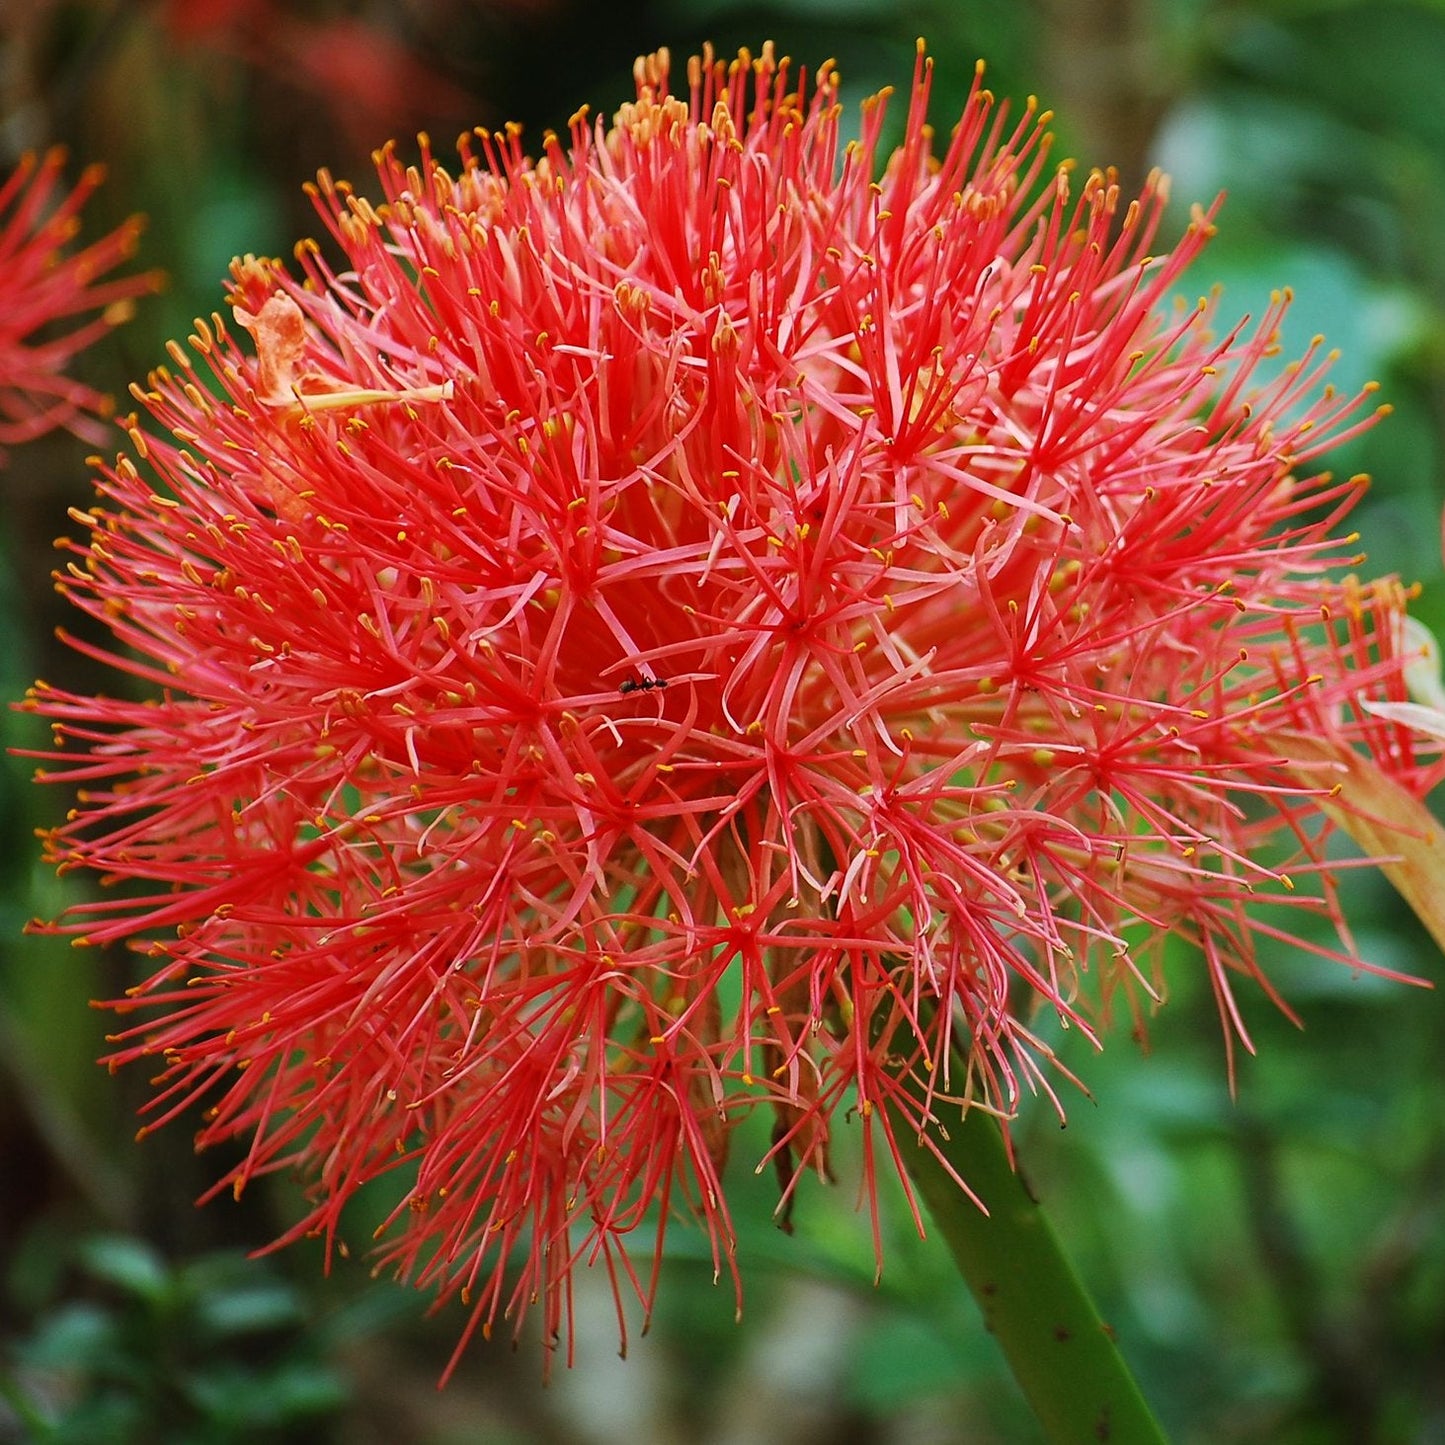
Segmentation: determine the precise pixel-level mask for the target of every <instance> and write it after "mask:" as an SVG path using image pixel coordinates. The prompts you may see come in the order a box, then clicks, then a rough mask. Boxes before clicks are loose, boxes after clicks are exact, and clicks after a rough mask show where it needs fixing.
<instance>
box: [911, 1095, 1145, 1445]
mask: <svg viewBox="0 0 1445 1445" xmlns="http://www.w3.org/2000/svg"><path fill="white" fill-rule="evenodd" d="M893 1124H894V1129H895V1132H896V1135H897V1139H898V1146H899V1148H900V1150H901V1151H902V1154H903V1158H904V1162H905V1163H906V1164H907V1166H908V1172H909V1176H910V1177H911V1179H912V1180H913V1182H914V1184H915V1185H916V1186H917V1189H918V1192H919V1194H920V1195H921V1196H922V1197H923V1200H924V1203H925V1204H927V1206H928V1212H929V1215H930V1217H931V1218H932V1221H933V1224H934V1226H935V1227H936V1228H937V1229H938V1232H939V1233H940V1234H941V1235H942V1236H943V1238H944V1239H945V1240H946V1241H947V1244H948V1247H949V1249H950V1251H952V1254H953V1257H954V1260H955V1261H956V1262H957V1264H958V1267H959V1270H960V1271H961V1273H962V1274H963V1277H964V1279H965V1280H966V1281H967V1282H968V1287H969V1288H970V1289H971V1290H972V1291H973V1295H974V1298H975V1299H976V1300H977V1301H978V1303H979V1307H980V1308H981V1309H982V1310H983V1317H984V1322H985V1324H986V1325H987V1326H988V1328H989V1330H990V1332H991V1333H992V1334H993V1335H994V1337H995V1338H996V1339H997V1340H998V1342H999V1345H1000V1346H1001V1347H1002V1349H1003V1352H1004V1354H1005V1356H1007V1358H1008V1362H1009V1365H1010V1367H1011V1368H1012V1370H1013V1372H1014V1376H1015V1378H1016V1379H1017V1380H1018V1382H1019V1384H1020V1385H1021V1386H1022V1388H1023V1392H1024V1395H1025V1396H1026V1397H1027V1399H1028V1402H1029V1404H1030V1405H1031V1406H1032V1407H1033V1410H1034V1413H1035V1415H1037V1416H1038V1419H1039V1422H1040V1424H1042V1426H1043V1428H1044V1433H1045V1434H1046V1436H1047V1437H1048V1439H1049V1440H1050V1441H1051V1442H1053V1445H1098V1442H1100V1441H1107V1442H1109V1445H1162V1442H1164V1440H1165V1436H1164V1432H1163V1431H1162V1430H1161V1429H1160V1428H1159V1425H1158V1423H1157V1422H1156V1421H1155V1419H1154V1417H1153V1416H1152V1415H1151V1414H1150V1413H1149V1407H1148V1405H1146V1404H1145V1403H1144V1397H1143V1396H1142V1395H1141V1394H1140V1393H1139V1387H1138V1385H1137V1384H1135V1382H1134V1377H1133V1376H1132V1375H1131V1374H1130V1373H1129V1368H1128V1366H1127V1365H1126V1364H1125V1363H1124V1359H1123V1357H1122V1356H1121V1355H1120V1353H1119V1351H1118V1348H1117V1347H1116V1345H1115V1344H1114V1335H1113V1331H1112V1330H1111V1329H1110V1328H1109V1326H1108V1325H1106V1324H1105V1323H1104V1322H1103V1320H1101V1319H1100V1318H1099V1313H1098V1311H1097V1310H1096V1309H1095V1308H1094V1303H1093V1301H1092V1300H1091V1299H1090V1298H1089V1296H1088V1293H1087V1292H1086V1291H1085V1289H1084V1286H1083V1284H1082V1283H1081V1282H1080V1280H1079V1277H1078V1275H1077V1274H1075V1273H1074V1268H1073V1265H1072V1264H1071V1263H1070V1262H1069V1259H1068V1257H1067V1256H1066V1255H1065V1254H1064V1251H1063V1249H1062V1247H1061V1246H1060V1244H1059V1241H1058V1238H1057V1237H1056V1236H1055V1234H1054V1231H1053V1229H1052V1228H1051V1227H1050V1226H1049V1222H1048V1220H1047V1219H1046V1218H1045V1217H1044V1214H1043V1211H1042V1210H1041V1209H1040V1208H1039V1205H1038V1201H1037V1200H1035V1199H1034V1198H1033V1197H1032V1196H1031V1195H1030V1194H1029V1192H1028V1190H1027V1188H1026V1187H1025V1186H1024V1183H1023V1181H1022V1180H1021V1179H1020V1178H1019V1176H1018V1174H1017V1173H1015V1172H1014V1169H1013V1168H1012V1166H1011V1164H1010V1161H1009V1157H1008V1151H1007V1149H1006V1148H1005V1146H1004V1140H1003V1132H1002V1130H1001V1129H1000V1127H999V1124H998V1121H997V1120H996V1119H995V1118H994V1117H993V1116H992V1115H991V1114H987V1113H985V1112H984V1111H983V1110H981V1109H970V1110H969V1111H968V1113H967V1114H966V1115H965V1116H964V1118H963V1120H962V1121H961V1122H950V1123H949V1125H948V1132H947V1134H946V1135H945V1134H943V1133H942V1132H941V1131H936V1132H935V1134H934V1138H935V1140H936V1141H937V1144H938V1147H939V1150H940V1152H941V1153H942V1154H943V1156H944V1158H946V1159H947V1160H948V1163H949V1164H950V1165H951V1166H952V1168H953V1169H955V1170H956V1171H957V1172H958V1175H959V1177H960V1178H962V1179H966V1180H967V1181H968V1185H969V1188H970V1189H972V1190H973V1191H974V1192H975V1193H976V1194H977V1195H978V1197H979V1199H980V1200H982V1201H983V1203H984V1205H985V1206H986V1207H987V1209H988V1213H987V1214H985V1213H984V1212H983V1210H981V1209H979V1207H978V1206H977V1205H976V1204H975V1203H974V1202H973V1201H972V1200H971V1199H970V1198H969V1197H968V1196H967V1195H966V1194H965V1193H964V1192H963V1190H961V1189H960V1188H959V1187H958V1183H957V1181H956V1180H955V1179H953V1178H952V1177H951V1176H950V1175H949V1173H948V1171H947V1169H945V1167H944V1165H943V1163H942V1162H941V1161H940V1160H939V1158H938V1156H937V1155H936V1154H934V1153H933V1151H932V1150H931V1149H929V1148H928V1147H926V1146H925V1145H923V1144H920V1143H919V1141H918V1138H917V1135H916V1133H915V1131H914V1130H913V1129H912V1128H911V1127H910V1126H909V1125H908V1124H907V1123H906V1122H905V1121H904V1120H903V1119H902V1118H901V1116H899V1115H898V1114H896V1113H895V1114H894V1116H893Z"/></svg>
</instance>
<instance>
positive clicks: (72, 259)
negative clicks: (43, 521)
mask: <svg viewBox="0 0 1445 1445" xmlns="http://www.w3.org/2000/svg"><path fill="white" fill-rule="evenodd" d="M64 166H65V154H64V152H63V151H60V150H58V149H57V150H52V151H50V152H49V153H48V154H47V155H46V156H45V158H44V159H43V160H39V161H37V160H36V158H35V157H34V156H33V155H27V156H26V157H24V159H22V160H21V162H20V164H19V166H18V167H17V168H16V169H15V170H14V172H12V174H11V175H10V177H9V178H8V179H7V180H6V181H5V183H4V184H3V185H0V447H5V446H13V445H14V444H15V443H16V442H22V441H28V440H29V439H31V438H32V437H36V436H40V435H41V434H42V433H44V432H47V431H50V430H52V429H53V428H54V427H57V426H65V427H69V428H70V429H71V430H72V431H74V432H75V433H76V434H77V435H78V436H82V437H85V438H86V439H87V440H90V441H99V440H101V439H102V438H103V437H104V436H105V432H104V431H103V430H102V429H101V428H100V427H98V426H97V425H96V424H95V422H94V421H93V420H91V418H92V417H93V416H95V415H97V414H104V413H105V412H106V411H107V410H108V403H107V401H106V398H104V397H103V396H101V395H100V394H99V393H98V392H96V391H94V390H92V389H91V388H90V387H88V386H85V385H83V384H82V383H81V382H78V381H75V380H73V379H72V378H71V377H68V376H66V375H65V368H66V367H67V366H69V364H70V362H71V360H72V359H73V358H74V357H75V355H76V353H77V352H79V351H81V350H83V349H84V348H85V347H86V346H88V345H90V343H91V342H93V341H95V340H97V339H98V338H99V337H101V336H103V335H104V334H105V333H106V332H107V331H109V330H110V328H111V327H113V326H117V325H119V324H120V323H121V322H122V321H125V320H128V319H129V317H130V315H131V310H132V301H133V299H134V298H135V297H136V296H139V295H142V294H143V293H144V292H146V291H151V290H154V289H155V288H156V286H157V284H158V280H159V278H158V276H157V275H155V274H149V275H143V276H125V277H121V278H117V279H113V280H110V281H100V280H99V279H98V278H99V277H102V276H104V275H105V274H106V273H107V272H109V271H113V270H114V269H115V268H116V267H117V266H118V265H120V263H121V262H122V261H125V260H128V259H129V258H130V256H131V255H132V254H133V253H134V251H135V246H136V239H137V237H138V236H139V235H140V222H139V221H138V220H135V219H132V220H130V221H127V222H126V223H125V224H124V225H122V226H119V227H118V228H117V229H116V230H114V231H112V232H111V233H110V234H109V235H108V236H105V237H103V238H102V239H101V240H99V241H94V242H92V243H91V244H90V245H89V246H87V247H85V248H84V249H83V250H80V251H74V252H69V253H67V250H66V248H67V246H68V245H69V243H70V242H71V241H72V240H73V239H74V237H75V234H76V232H77V231H78V230H79V228H80V211H81V208H82V207H83V206H84V205H85V202H86V201H87V200H88V199H89V197H90V194H91V192H92V191H94V190H95V188H96V187H97V186H98V185H99V184H100V182H101V178H102V175H103V172H102V171H101V168H100V167H99V166H92V167H91V168H90V169H89V170H87V171H86V172H85V173H84V174H83V175H82V176H81V178H80V182H79V184H78V185H77V186H76V187H75V189H74V190H72V191H70V192H69V194H64V193H62V192H60V190H59V184H60V176H61V172H62V170H63V169H64ZM91 313H98V314H95V315H92V314H91ZM75 317H81V318H85V319H82V320H81V321H80V322H79V323H78V324H76V325H73V326H71V329H69V330H65V329H64V325H65V324H68V323H70V322H71V320H72V318H75ZM55 323H61V325H60V326H57V325H56V324H55Z"/></svg>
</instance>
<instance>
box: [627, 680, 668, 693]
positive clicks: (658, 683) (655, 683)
mask: <svg viewBox="0 0 1445 1445" xmlns="http://www.w3.org/2000/svg"><path fill="white" fill-rule="evenodd" d="M666 686H667V679H666V678H665V677H644V678H640V679H639V678H631V677H629V678H627V679H626V681H624V682H623V684H622V686H621V687H619V688H618V689H617V691H618V692H622V693H627V692H651V691H652V689H653V688H655V687H666Z"/></svg>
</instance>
